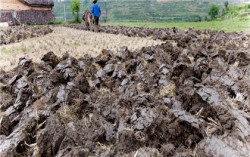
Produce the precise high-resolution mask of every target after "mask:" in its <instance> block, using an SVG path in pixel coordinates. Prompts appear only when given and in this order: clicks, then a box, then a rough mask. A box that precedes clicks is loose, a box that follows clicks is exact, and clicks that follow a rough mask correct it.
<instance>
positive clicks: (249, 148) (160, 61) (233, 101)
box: [0, 27, 250, 157]
mask: <svg viewBox="0 0 250 157" xmlns="http://www.w3.org/2000/svg"><path fill="white" fill-rule="evenodd" d="M122 28H123V27H122ZM117 29H120V28H119V27H117ZM129 29H132V28H129ZM141 34H144V35H145V36H147V34H145V33H144V32H141ZM163 34H165V37H164V39H161V40H163V41H165V42H164V43H163V44H160V45H156V46H150V47H144V48H141V49H137V50H134V51H132V50H130V49H128V48H127V47H123V48H121V49H120V50H119V51H118V52H116V53H112V52H111V51H108V50H103V51H102V54H100V55H98V56H96V57H92V56H91V55H90V54H88V55H87V54H86V55H85V56H84V57H82V58H79V59H77V58H74V57H72V56H71V55H69V54H64V55H63V56H57V55H55V54H54V53H53V52H49V53H47V54H45V55H44V56H43V57H42V59H41V61H40V63H35V62H33V61H32V60H30V59H28V58H20V60H19V64H18V66H17V67H16V68H14V69H13V70H11V71H3V70H2V71H0V75H1V79H0V89H1V94H0V105H1V106H0V108H1V111H2V113H1V115H0V134H1V135H0V156H14V155H16V156H17V155H19V156H58V157H59V156H60V157H61V156H65V157H66V156H124V157H127V156H218V157H219V156H220V157H221V156H225V157H226V156H235V157H236V156H248V155H247V154H250V126H249V125H250V124H249V122H250V116H249V113H250V103H249V94H250V90H249V89H250V86H249V83H248V82H249V73H250V72H249V71H250V68H249V63H250V54H249V45H247V44H246V43H247V42H249V35H247V34H244V33H235V32H233V33H224V32H215V31H208V30H205V31H195V30H192V29H190V30H188V31H186V32H184V31H179V30H177V29H176V28H172V29H169V31H166V32H163ZM157 36H158V37H157V38H158V39H159V38H160V37H161V35H157ZM225 39H227V40H225ZM169 40H171V42H170V41H169ZM173 40H174V41H175V44H173V42H172V41H173Z"/></svg>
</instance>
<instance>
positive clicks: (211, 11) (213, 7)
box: [208, 4, 220, 19]
mask: <svg viewBox="0 0 250 157" xmlns="http://www.w3.org/2000/svg"><path fill="white" fill-rule="evenodd" d="M219 11H220V7H219V6H218V5H215V4H213V5H211V7H210V8H209V11H208V15H209V16H210V17H211V19H214V18H215V17H216V16H217V15H218V14H219Z"/></svg>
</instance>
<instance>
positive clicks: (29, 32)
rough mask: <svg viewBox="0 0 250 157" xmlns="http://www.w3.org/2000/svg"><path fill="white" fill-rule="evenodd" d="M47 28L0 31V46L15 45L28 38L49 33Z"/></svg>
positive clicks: (16, 28) (37, 27)
mask: <svg viewBox="0 0 250 157" xmlns="http://www.w3.org/2000/svg"><path fill="white" fill-rule="evenodd" d="M52 31H53V30H52V29H51V28H50V27H49V26H32V27H30V26H24V27H22V26H18V27H9V28H7V29H4V30H0V45H6V44H10V43H15V42H18V41H21V40H25V39H28V38H34V37H39V36H43V35H46V34H49V33H51V32H52Z"/></svg>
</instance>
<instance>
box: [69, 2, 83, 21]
mask: <svg viewBox="0 0 250 157" xmlns="http://www.w3.org/2000/svg"><path fill="white" fill-rule="evenodd" d="M72 2H73V4H71V5H70V8H71V9H72V15H73V16H74V17H75V22H77V23H81V19H80V17H79V11H80V2H79V1H78V0H72ZM75 12H76V15H75Z"/></svg>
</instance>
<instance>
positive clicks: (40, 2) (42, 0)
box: [19, 0, 54, 7]
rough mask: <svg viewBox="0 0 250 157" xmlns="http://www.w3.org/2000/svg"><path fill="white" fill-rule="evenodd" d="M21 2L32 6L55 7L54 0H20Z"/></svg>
mask: <svg viewBox="0 0 250 157" xmlns="http://www.w3.org/2000/svg"><path fill="white" fill-rule="evenodd" d="M19 1H20V2H22V3H24V4H26V5H28V6H32V7H53V6H54V2H53V0H19Z"/></svg>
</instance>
